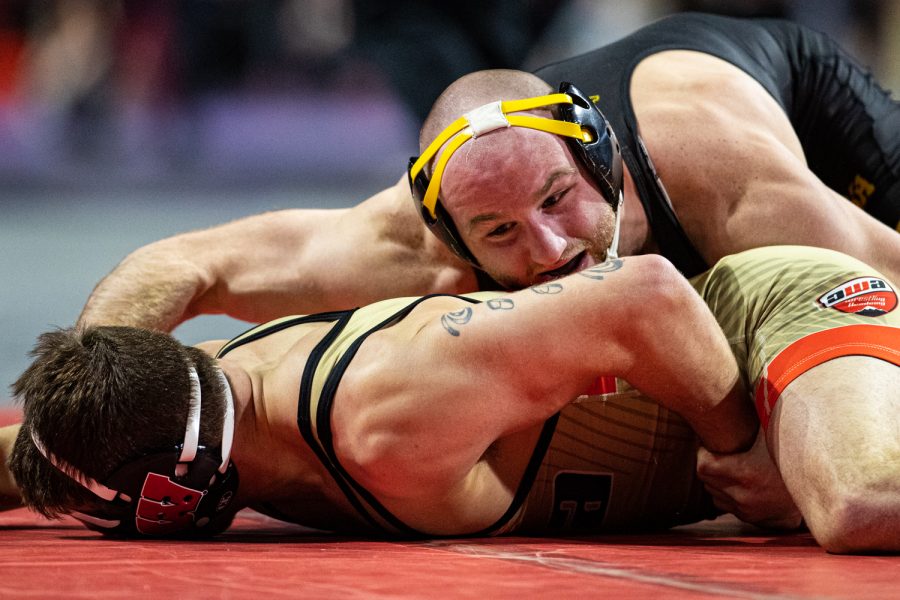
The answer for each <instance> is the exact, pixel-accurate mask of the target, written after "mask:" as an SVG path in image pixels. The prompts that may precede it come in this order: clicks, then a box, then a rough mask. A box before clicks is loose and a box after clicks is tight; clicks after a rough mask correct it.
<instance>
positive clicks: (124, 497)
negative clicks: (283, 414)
mask: <svg viewBox="0 0 900 600" xmlns="http://www.w3.org/2000/svg"><path fill="white" fill-rule="evenodd" d="M188 374H189V376H190V385H191V404H190V409H189V411H188V418H187V426H186V427H185V433H184V442H183V443H182V444H181V445H179V446H176V447H174V448H170V449H165V450H158V451H153V452H150V453H148V454H145V455H144V456H141V457H139V458H137V459H134V460H130V461H128V462H127V463H125V464H124V465H122V466H120V467H119V468H118V469H116V470H115V471H114V472H113V473H112V474H111V475H110V476H109V477H107V478H106V481H104V482H103V483H101V482H98V481H96V480H95V479H92V478H90V477H88V476H87V475H85V474H84V473H82V472H81V471H80V470H78V469H77V468H75V467H74V466H72V465H70V464H69V463H68V462H66V461H65V460H63V459H61V458H59V457H57V456H55V455H54V454H53V453H52V452H50V451H49V450H47V448H46V447H45V446H44V444H43V442H42V441H41V440H40V439H39V438H38V435H37V433H35V431H34V430H33V429H32V430H31V439H32V440H33V441H34V444H35V446H36V447H37V449H38V451H39V452H40V453H41V454H43V455H44V457H45V458H46V459H47V460H48V461H50V463H51V464H53V466H55V467H56V468H57V469H59V470H60V471H61V472H63V473H65V474H66V475H68V476H69V477H70V478H72V479H73V480H75V481H76V482H78V483H79V484H81V485H82V486H83V487H84V488H86V489H87V490H89V491H90V492H91V493H93V494H94V495H95V496H97V497H98V498H100V499H101V500H102V503H101V504H102V509H100V510H99V511H97V510H95V509H93V508H92V509H90V510H89V512H79V511H72V513H71V514H72V516H74V517H76V518H77V519H79V520H81V521H82V522H83V523H84V524H85V525H87V526H88V527H89V528H91V529H95V530H99V531H103V532H106V533H120V534H134V533H139V534H144V535H150V536H164V535H172V534H179V533H182V534H183V533H189V532H191V531H195V532H202V531H203V528H204V527H207V526H208V525H209V524H210V523H211V522H213V520H214V519H215V518H216V517H217V516H220V515H222V514H224V511H225V509H226V508H227V507H228V506H229V504H230V503H231V501H232V500H233V499H234V495H235V492H236V491H237V487H238V476H237V469H236V468H235V466H234V464H233V463H232V462H231V444H232V441H233V438H234V399H233V398H232V395H231V386H230V385H229V383H228V380H227V379H226V378H225V375H224V374H223V373H222V371H221V370H219V369H218V368H217V369H216V374H217V376H218V378H219V381H220V383H221V385H222V387H223V389H224V392H225V418H224V423H223V426H222V442H221V444H220V446H219V449H218V451H214V450H210V449H208V448H206V447H204V446H200V445H199V439H200V407H201V397H200V378H199V377H198V376H197V371H196V369H194V368H193V367H190V369H189V372H188Z"/></svg>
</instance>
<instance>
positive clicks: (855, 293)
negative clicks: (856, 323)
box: [819, 277, 897, 317]
mask: <svg viewBox="0 0 900 600" xmlns="http://www.w3.org/2000/svg"><path fill="white" fill-rule="evenodd" d="M819 304H821V305H822V306H824V307H825V308H833V309H835V310H839V311H841V312H844V313H850V314H856V315H861V316H864V317H878V316H881V315H883V314H886V313H889V312H891V311H892V310H894V308H896V307H897V294H896V293H895V292H894V290H893V289H891V286H890V285H888V282H887V281H885V280H884V279H880V278H878V277H857V278H856V279H852V280H850V281H848V282H846V283H842V284H841V285H839V286H837V287H836V288H834V289H833V290H829V291H828V292H826V293H825V294H822V296H821V297H820V298H819Z"/></svg>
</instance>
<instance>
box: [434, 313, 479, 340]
mask: <svg viewBox="0 0 900 600" xmlns="http://www.w3.org/2000/svg"><path fill="white" fill-rule="evenodd" d="M471 320H472V307H471V306H466V307H465V308H461V309H459V310H455V311H453V312H449V313H445V314H444V315H442V316H441V325H443V327H444V329H446V330H447V333H449V334H450V335H452V336H456V337H459V329H457V327H459V326H460V325H465V324H466V323H468V322H469V321H471Z"/></svg>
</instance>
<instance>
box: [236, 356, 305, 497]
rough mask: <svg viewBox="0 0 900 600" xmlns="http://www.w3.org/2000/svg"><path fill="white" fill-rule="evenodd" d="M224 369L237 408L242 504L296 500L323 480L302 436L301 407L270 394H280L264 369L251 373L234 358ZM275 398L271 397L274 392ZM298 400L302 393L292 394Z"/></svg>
mask: <svg viewBox="0 0 900 600" xmlns="http://www.w3.org/2000/svg"><path fill="white" fill-rule="evenodd" d="M220 366H221V367H222V369H223V370H224V371H225V373H226V374H227V375H228V379H229V381H230V382H231V387H232V394H233V396H234V404H235V434H234V449H233V451H232V459H233V461H234V464H235V466H236V467H237V470H238V477H239V479H240V487H239V490H238V498H237V500H238V502H239V505H241V506H252V505H256V504H259V503H262V502H273V501H277V500H278V499H279V498H282V497H284V496H285V495H286V494H288V495H293V496H296V495H297V493H298V492H301V491H302V490H303V489H304V488H305V487H307V486H312V485H313V484H314V483H315V482H317V481H318V480H319V479H320V478H321V474H320V473H319V471H320V470H321V465H320V464H319V462H318V460H317V459H316V457H315V456H314V455H313V453H312V451H311V450H310V449H309V447H308V446H307V445H306V443H305V442H304V441H303V439H302V438H301V436H300V433H299V432H298V431H297V421H296V418H297V417H296V415H297V406H296V402H293V403H284V402H280V403H279V402H277V400H278V399H279V398H278V397H273V398H269V397H267V395H266V393H265V390H267V389H269V390H271V389H277V385H275V383H273V382H272V381H270V376H269V375H268V373H270V371H263V370H262V369H254V368H249V369H248V368H245V367H244V366H243V365H241V364H240V363H239V362H237V361H234V360H229V359H228V358H226V359H223V360H222V361H220ZM270 394H271V392H270ZM292 396H293V397H294V398H296V394H292Z"/></svg>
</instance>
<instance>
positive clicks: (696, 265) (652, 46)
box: [535, 13, 900, 276]
mask: <svg viewBox="0 0 900 600" xmlns="http://www.w3.org/2000/svg"><path fill="white" fill-rule="evenodd" d="M665 50H694V51H698V52H704V53H706V54H710V55H712V56H715V57H718V58H721V59H723V60H725V61H728V62H730V63H732V64H733V65H735V66H737V67H738V68H740V69H742V70H743V71H745V72H746V73H747V74H749V75H750V76H751V77H753V78H754V79H756V80H757V81H758V82H759V83H760V84H761V85H762V86H763V87H764V88H765V89H766V90H768V92H769V93H770V94H771V95H772V97H773V98H775V100H776V101H777V102H778V103H779V104H780V105H781V106H782V108H784V111H785V113H786V114H787V116H788V118H789V119H790V121H791V123H792V124H793V126H794V129H795V131H796V133H797V135H798V137H799V138H800V142H801V144H802V145H803V151H804V153H805V155H806V159H807V162H808V164H809V167H810V169H811V170H812V171H813V172H814V173H815V174H816V175H817V176H818V177H819V178H820V179H821V180H822V181H824V182H825V183H826V184H827V185H828V186H829V187H830V188H832V189H833V190H835V191H836V192H838V193H839V194H841V195H843V196H846V197H848V198H850V199H851V200H852V201H853V202H854V203H856V204H857V205H859V206H861V207H863V209H864V210H866V211H867V212H868V213H870V214H871V215H872V216H873V217H875V218H877V219H878V220H880V221H882V222H884V223H886V224H887V225H889V226H890V227H891V228H898V230H900V104H898V103H896V102H894V101H893V100H891V98H890V96H889V95H888V94H887V92H885V91H884V90H882V89H881V88H880V87H878V85H877V84H876V83H875V82H874V81H873V79H872V77H871V75H869V73H867V72H866V71H865V70H863V69H862V68H860V67H859V66H858V65H856V64H855V63H854V62H853V60H852V59H850V58H849V56H847V54H846V53H844V52H843V51H842V50H840V48H838V47H837V45H836V44H835V43H834V42H833V41H832V40H830V39H829V38H828V37H827V36H825V35H823V34H820V33H816V32H814V31H811V30H809V29H805V28H803V27H801V26H799V25H796V24H793V23H790V22H787V21H777V20H769V19H759V20H756V19H732V18H727V17H720V16H714V15H705V14H696V13H683V14H678V15H674V16H671V17H667V18H665V19H662V20H660V21H657V22H656V23H654V24H651V25H649V26H647V27H645V28H643V29H640V30H639V31H637V32H635V33H634V34H632V35H629V36H627V37H625V38H623V39H621V40H619V41H617V42H615V43H612V44H610V45H608V46H604V47H602V48H600V49H598V50H594V51H593V52H589V53H587V54H583V55H581V56H576V57H574V58H570V59H567V60H563V61H561V62H557V63H554V64H551V65H548V66H546V67H543V68H541V69H538V70H537V71H536V72H535V74H536V75H538V76H539V77H541V78H542V79H543V80H544V81H546V82H548V83H549V84H551V85H553V86H556V85H558V84H559V82H561V81H570V82H572V83H574V84H575V85H577V86H578V87H579V88H581V89H582V90H583V91H584V92H585V93H588V94H592V95H594V94H597V95H599V96H600V101H599V103H598V105H599V107H600V110H601V111H603V113H604V115H605V116H606V118H607V119H608V120H609V122H610V124H611V125H612V127H613V129H614V131H615V132H616V135H617V136H618V138H619V142H620V144H621V146H622V152H623V158H624V160H625V163H626V164H627V165H628V169H629V170H630V172H631V174H632V176H633V178H634V181H635V185H636V187H637V190H638V194H639V196H640V200H641V203H642V204H643V206H644V210H645V211H646V213H647V218H648V220H649V223H650V227H651V228H652V231H653V235H654V238H655V240H656V242H657V243H658V245H659V248H660V253H662V254H663V255H664V256H666V257H667V258H669V259H670V260H671V261H672V262H673V263H674V264H675V265H676V266H677V267H678V268H679V269H680V270H681V271H682V272H683V273H684V274H685V275H687V276H693V275H696V274H698V273H700V272H702V271H705V270H706V269H708V268H709V265H707V264H706V262H705V261H704V259H703V258H702V257H701V256H700V254H699V252H697V250H696V249H695V248H694V246H693V244H691V242H690V240H689V239H688V237H687V235H686V234H685V232H684V230H683V229H682V227H681V225H680V223H679V222H678V218H677V217H676V216H675V214H674V213H673V211H672V210H671V208H670V206H669V205H668V203H667V201H666V199H665V197H664V196H663V193H662V191H661V190H660V189H659V186H658V185H657V183H656V177H655V172H654V171H653V166H652V163H651V162H650V159H649V157H648V156H647V154H646V151H645V150H644V149H643V148H642V144H641V143H640V141H639V138H638V135H637V121H636V119H635V115H634V110H633V108H632V105H631V97H630V92H629V88H630V82H631V75H632V73H633V71H634V69H635V67H636V66H637V64H638V63H639V62H640V61H641V60H642V59H644V58H646V57H647V56H650V55H652V54H656V53H659V52H663V51H665Z"/></svg>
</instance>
